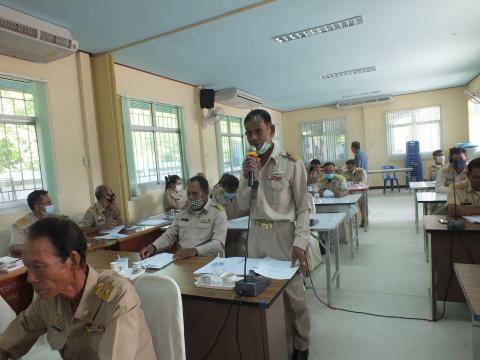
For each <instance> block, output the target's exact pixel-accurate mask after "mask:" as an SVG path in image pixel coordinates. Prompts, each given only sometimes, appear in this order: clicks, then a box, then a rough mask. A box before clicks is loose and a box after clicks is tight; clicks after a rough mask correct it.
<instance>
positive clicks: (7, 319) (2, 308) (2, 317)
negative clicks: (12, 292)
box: [0, 296, 16, 334]
mask: <svg viewBox="0 0 480 360" xmlns="http://www.w3.org/2000/svg"><path fill="white" fill-rule="evenodd" d="M15 317H16V314H15V311H13V309H12V308H11V307H10V305H8V303H7V302H6V301H5V300H3V298H2V297H1V296H0V334H1V333H2V332H3V331H4V330H5V329H6V328H7V326H8V325H10V323H11V322H12V321H13V319H15Z"/></svg>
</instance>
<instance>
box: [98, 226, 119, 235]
mask: <svg viewBox="0 0 480 360" xmlns="http://www.w3.org/2000/svg"><path fill="white" fill-rule="evenodd" d="M124 227H125V225H118V226H114V227H111V228H108V229H105V230H102V231H100V232H101V233H102V234H118V233H119V232H120V231H122V230H123V228H124Z"/></svg>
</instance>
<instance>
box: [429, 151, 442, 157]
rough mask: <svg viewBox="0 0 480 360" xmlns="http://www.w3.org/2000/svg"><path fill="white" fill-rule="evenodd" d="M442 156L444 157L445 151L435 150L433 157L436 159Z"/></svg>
mask: <svg viewBox="0 0 480 360" xmlns="http://www.w3.org/2000/svg"><path fill="white" fill-rule="evenodd" d="M440 155H443V150H441V149H440V150H435V151H434V152H433V153H432V156H433V157H434V158H435V157H437V156H440Z"/></svg>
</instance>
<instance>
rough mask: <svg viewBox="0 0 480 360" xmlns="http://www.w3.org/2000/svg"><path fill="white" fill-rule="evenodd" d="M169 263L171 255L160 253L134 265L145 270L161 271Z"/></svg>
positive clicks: (171, 258) (171, 259) (171, 260)
mask: <svg viewBox="0 0 480 360" xmlns="http://www.w3.org/2000/svg"><path fill="white" fill-rule="evenodd" d="M171 262H173V254H168V253H161V254H157V255H155V256H152V257H149V258H146V259H144V260H141V261H137V262H136V263H135V265H138V266H140V267H143V268H145V269H161V268H163V267H165V266H167V265H168V264H170V263H171Z"/></svg>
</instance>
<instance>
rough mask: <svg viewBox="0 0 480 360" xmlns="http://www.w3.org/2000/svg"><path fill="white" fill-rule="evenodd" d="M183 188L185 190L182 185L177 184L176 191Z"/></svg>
mask: <svg viewBox="0 0 480 360" xmlns="http://www.w3.org/2000/svg"><path fill="white" fill-rule="evenodd" d="M182 190H183V189H182V185H177V186H175V191H176V192H180V191H182Z"/></svg>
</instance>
